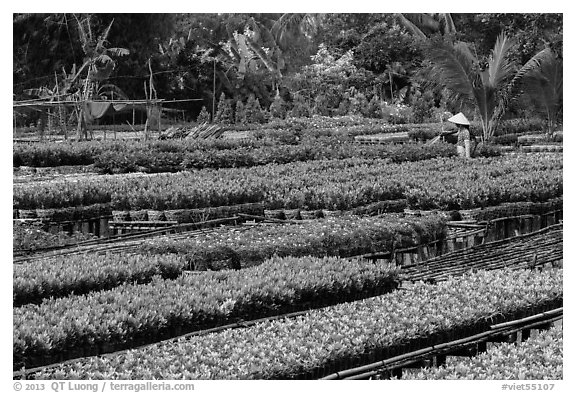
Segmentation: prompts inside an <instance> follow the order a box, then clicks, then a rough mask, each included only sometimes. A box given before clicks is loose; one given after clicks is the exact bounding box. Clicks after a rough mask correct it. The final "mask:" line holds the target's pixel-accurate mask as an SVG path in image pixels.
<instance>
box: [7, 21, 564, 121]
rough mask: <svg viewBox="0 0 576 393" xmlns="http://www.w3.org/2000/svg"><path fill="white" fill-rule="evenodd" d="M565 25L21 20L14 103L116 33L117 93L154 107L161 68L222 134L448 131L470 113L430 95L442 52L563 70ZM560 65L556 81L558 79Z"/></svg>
mask: <svg viewBox="0 0 576 393" xmlns="http://www.w3.org/2000/svg"><path fill="white" fill-rule="evenodd" d="M562 22H563V19H562V14H405V15H401V14H92V15H90V14H14V15H13V31H14V36H13V38H14V55H13V83H14V99H15V100H20V99H26V98H30V95H28V94H26V91H27V89H32V88H39V87H46V88H48V89H54V88H55V80H56V78H55V76H56V75H58V76H59V78H61V77H62V75H63V74H64V73H68V74H70V72H71V70H72V66H73V65H74V64H76V65H77V66H78V67H80V66H81V65H82V64H83V63H85V62H86V61H87V58H90V56H89V54H92V56H95V55H94V51H92V52H90V49H91V48H90V45H95V44H90V43H89V42H88V41H90V40H87V39H86V32H87V31H88V30H87V29H88V28H89V29H90V31H91V32H93V34H94V37H98V36H99V34H102V32H105V31H106V29H107V28H108V27H109V31H107V35H106V36H105V41H106V45H105V46H106V48H110V47H113V48H111V49H119V48H120V49H122V51H116V52H110V51H109V52H110V53H116V54H121V56H119V57H114V56H112V55H111V57H112V59H113V62H112V63H110V64H113V70H112V71H111V72H110V73H108V74H107V75H106V76H107V77H108V78H107V79H106V83H108V84H113V85H115V86H116V87H118V88H119V89H120V90H121V91H122V92H123V93H124V94H125V95H126V96H127V97H129V98H131V99H143V98H145V89H144V84H145V82H147V81H149V78H150V75H149V70H150V68H151V69H152V71H153V73H154V87H155V90H156V92H157V96H158V97H159V98H165V99H189V98H200V99H201V100H200V101H193V102H185V103H181V104H180V105H176V104H174V105H172V107H173V108H179V109H183V110H186V115H187V117H188V119H189V120H196V119H197V117H198V115H199V114H200V112H201V110H202V108H203V107H205V108H206V110H205V111H204V114H203V115H202V116H204V117H203V118H204V119H206V115H208V118H210V116H211V114H212V112H213V110H214V114H216V112H218V116H217V119H216V120H218V121H220V122H223V123H226V122H236V123H238V122H240V123H242V122H244V123H245V122H253V123H259V122H266V121H268V120H270V118H271V117H278V118H284V117H286V116H287V115H290V116H294V117H302V116H304V117H306V116H312V115H315V114H317V115H327V116H340V115H362V116H364V117H373V118H383V119H386V120H388V121H390V122H392V123H408V122H411V123H414V122H416V123H419V122H431V121H433V122H437V121H438V120H439V116H441V114H442V113H444V112H445V111H451V112H455V111H460V110H462V109H465V108H466V106H465V105H466V103H465V102H463V101H462V100H455V101H454V100H451V99H450V98H451V95H450V91H449V89H446V87H447V86H446V84H435V85H431V84H430V83H428V81H429V69H430V65H433V64H431V63H430V62H431V56H429V53H430V46H431V45H433V44H434V43H436V44H437V43H438V41H441V42H442V43H443V44H444V45H452V44H455V43H456V44H458V43H461V42H465V43H466V45H467V48H468V50H469V51H470V54H473V59H474V65H473V66H474V67H477V68H476V69H475V70H474V71H476V72H477V73H480V70H483V69H485V68H487V67H488V66H489V64H490V61H491V56H492V50H493V49H494V46H495V43H496V41H497V38H498V36H499V35H501V34H504V35H506V37H508V38H509V39H510V42H511V46H510V47H509V48H506V49H507V56H508V57H507V61H508V62H509V63H510V64H511V67H512V68H513V69H514V70H517V69H519V66H521V65H524V64H526V63H527V62H528V61H529V60H530V59H531V58H532V57H533V56H534V55H536V54H538V53H539V52H540V51H542V50H543V49H545V48H548V50H549V51H550V53H551V54H552V55H553V59H556V60H557V61H559V63H560V64H561V61H562V45H563V27H562ZM100 37H102V36H100ZM87 42H88V44H87ZM102 47H103V46H102ZM92 49H93V48H92ZM96 49H98V48H96ZM100 49H102V48H100ZM124 49H125V50H126V51H123V50H124ZM101 53H104V52H102V51H100V52H98V50H96V55H99V54H101ZM106 53H108V52H106ZM90 61H92V62H93V63H90V64H96V65H97V62H98V58H97V57H93V58H91V60H90ZM149 61H150V68H149V65H148V62H149ZM110 64H109V63H105V65H107V66H108V65H110ZM555 64H556V63H554V64H552V65H550V66H549V67H548V68H547V69H546V70H547V71H548V72H549V73H550V72H552V73H554V72H556V73H557V71H558V68H557V66H555ZM546 70H545V71H546ZM560 72H561V71H560ZM533 77H534V78H536V79H538V76H534V75H533ZM539 80H540V81H542V80H543V77H542V76H540V79H539ZM546 80H547V79H546ZM560 80H561V79H560ZM214 82H215V83H214ZM530 86H532V87H533V86H534V83H531V84H530ZM560 86H561V83H560ZM448 87H449V86H448ZM543 89H545V87H544V88H543ZM521 90H522V92H526V93H528V92H529V91H531V92H532V97H541V96H542V94H539V93H538V92H537V91H536V92H534V89H530V88H527V87H526V88H523V89H521ZM554 94H557V91H553V92H549V95H548V96H547V97H553V98H554ZM560 96H561V94H560ZM548 101H550V99H548ZM556 101H557V100H556ZM216 104H218V105H216ZM213 107H214V108H213ZM549 107H550V105H543V103H542V102H541V100H540V102H538V100H536V101H534V100H530V95H529V94H523V95H518V98H517V99H516V98H515V99H513V100H510V102H507V105H506V109H507V111H506V113H504V114H503V115H505V116H508V117H532V116H540V117H542V118H544V119H547V120H549V121H551V122H553V123H555V122H557V121H558V119H559V118H561V116H557V115H556V116H555V117H553V118H552V120H550V115H549V111H548V112H547V109H549ZM261 109H264V110H265V111H264V114H262V115H260V113H261V112H260V111H259V110H261ZM206 112H207V113H206ZM472 113H474V112H472ZM472 117H474V116H472ZM476 117H477V120H481V118H480V116H476ZM551 127H553V125H551Z"/></svg>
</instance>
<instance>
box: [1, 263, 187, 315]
mask: <svg viewBox="0 0 576 393" xmlns="http://www.w3.org/2000/svg"><path fill="white" fill-rule="evenodd" d="M185 267H186V261H185V259H184V258H182V257H180V256H177V255H162V256H157V255H156V256H142V255H120V254H106V255H97V254H80V255H71V256H66V257H65V258H62V257H55V258H50V259H43V260H39V261H34V262H30V263H24V264H18V265H14V268H13V290H12V291H13V299H14V306H20V305H22V304H26V303H39V302H41V301H42V299H47V298H50V297H63V296H68V295H70V294H76V295H78V294H84V293H88V292H91V291H96V290H102V289H109V288H114V287H116V286H119V285H121V284H123V283H127V282H130V283H146V282H150V281H151V280H152V277H153V276H155V275H159V276H161V277H164V278H176V277H177V276H178V275H180V274H181V273H182V271H183V270H184V268H185Z"/></svg>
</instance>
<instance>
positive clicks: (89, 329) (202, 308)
mask: <svg viewBox="0 0 576 393" xmlns="http://www.w3.org/2000/svg"><path fill="white" fill-rule="evenodd" d="M396 277H397V269H396V268H394V267H392V268H391V267H389V266H388V264H386V263H379V264H378V263H376V264H375V263H372V262H368V261H364V260H345V259H339V258H321V259H318V258H312V257H305V258H294V257H289V258H279V257H274V258H272V259H271V260H269V261H267V262H266V263H264V264H261V265H260V266H257V267H253V268H251V269H246V270H240V271H227V272H206V273H204V274H201V275H184V276H180V277H178V278H176V279H174V280H167V279H160V278H154V279H153V280H152V282H151V283H149V284H132V283H124V284H121V285H120V286H118V287H116V288H114V289H111V290H107V291H97V292H91V293H89V294H86V295H83V296H77V295H73V296H70V297H66V298H60V299H47V300H44V301H43V302H42V303H41V304H39V305H32V304H29V305H25V306H22V307H19V308H15V309H14V359H15V363H14V364H15V367H16V368H19V367H22V366H26V367H28V366H30V365H33V364H34V362H35V360H34V359H32V358H33V357H36V358H37V359H38V358H42V357H50V358H52V359H58V356H64V357H73V356H74V355H73V354H71V353H70V352H71V351H74V350H77V349H80V350H82V349H83V348H89V347H92V348H94V347H96V350H97V351H104V352H109V351H110V350H114V349H119V348H123V347H131V346H135V345H139V344H144V343H148V342H154V341H158V340H159V339H160V338H165V337H170V336H174V335H179V334H182V333H185V332H189V331H196V330H200V329H203V328H209V327H214V326H220V325H225V324H228V323H232V322H234V321H236V320H238V319H243V320H250V319H255V318H260V317H262V316H267V315H277V314H282V313H285V312H291V311H294V310H302V309H306V308H307V307H319V306H325V305H327V304H334V303H337V302H338V301H346V300H354V299H357V298H362V297H366V296H371V295H375V294H382V293H385V292H388V291H390V290H392V289H394V288H395V287H396V286H397V282H396V281H395V280H396ZM76 354H77V355H78V353H76ZM40 361H41V360H40Z"/></svg>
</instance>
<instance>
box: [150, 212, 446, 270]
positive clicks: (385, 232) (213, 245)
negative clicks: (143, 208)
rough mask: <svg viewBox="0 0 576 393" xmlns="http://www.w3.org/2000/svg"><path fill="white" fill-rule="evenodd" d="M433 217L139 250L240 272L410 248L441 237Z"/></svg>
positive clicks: (217, 237) (329, 221) (227, 233)
mask: <svg viewBox="0 0 576 393" xmlns="http://www.w3.org/2000/svg"><path fill="white" fill-rule="evenodd" d="M445 230H446V228H445V222H444V219H442V218H439V217H432V216H431V217H409V218H401V217H398V215H394V214H391V215H386V216H383V217H362V218H361V217H355V216H351V217H331V218H326V219H324V220H314V221H310V222H305V223H302V224H291V225H274V226H256V227H253V228H250V229H247V230H242V231H231V230H228V229H226V228H222V229H218V230H216V231H212V232H210V233H209V234H205V235H199V236H194V237H192V238H188V239H181V238H178V239H172V238H170V237H169V236H167V237H160V238H155V239H150V240H146V241H145V242H143V243H142V244H141V245H140V251H141V252H146V253H148V252H150V253H159V254H166V253H178V254H186V255H187V258H188V261H189V263H190V265H191V268H193V269H195V270H204V269H212V270H217V269H222V268H245V267H249V266H253V265H256V264H260V263H262V262H263V261H264V260H266V259H267V258H270V257H272V256H273V255H278V256H306V255H313V256H318V257H322V256H325V255H332V256H340V257H349V256H355V255H361V254H367V253H374V252H389V251H391V250H392V249H399V248H404V247H411V246H416V245H418V244H421V243H427V242H430V241H433V240H436V239H440V238H442V237H443V236H445Z"/></svg>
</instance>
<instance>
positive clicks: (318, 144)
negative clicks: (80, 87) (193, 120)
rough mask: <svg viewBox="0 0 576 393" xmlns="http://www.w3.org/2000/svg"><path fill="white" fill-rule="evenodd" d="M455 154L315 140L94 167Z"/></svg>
mask: <svg viewBox="0 0 576 393" xmlns="http://www.w3.org/2000/svg"><path fill="white" fill-rule="evenodd" d="M455 155H456V150H455V149H454V146H453V145H449V144H446V143H438V144H435V145H431V146H425V145H423V144H416V143H407V144H403V145H359V144H357V143H355V142H353V141H348V140H335V139H333V138H314V139H307V140H304V141H301V142H299V143H298V144H296V145H291V144H282V145H273V146H261V147H256V148H254V147H244V146H240V147H238V148H234V149H211V150H199V149H198V150H191V151H182V152H167V151H154V150H152V151H150V150H146V149H138V150H132V151H106V152H103V153H102V154H100V155H99V156H98V157H97V158H96V160H95V163H94V167H95V168H96V170H98V171H99V172H100V173H109V174H110V173H129V172H138V171H141V172H147V173H161V172H178V171H182V170H189V169H203V168H232V167H251V166H258V165H266V164H270V163H276V164H286V163H290V162H298V161H313V160H318V159H342V158H352V157H364V158H370V157H371V158H390V159H391V160H392V161H393V162H405V161H421V160H425V159H430V158H434V157H451V156H455Z"/></svg>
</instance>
